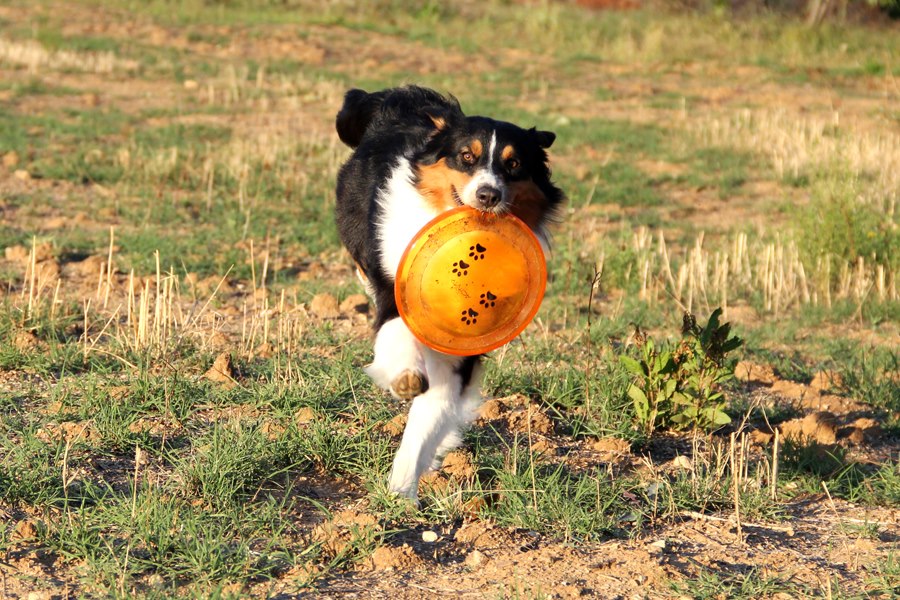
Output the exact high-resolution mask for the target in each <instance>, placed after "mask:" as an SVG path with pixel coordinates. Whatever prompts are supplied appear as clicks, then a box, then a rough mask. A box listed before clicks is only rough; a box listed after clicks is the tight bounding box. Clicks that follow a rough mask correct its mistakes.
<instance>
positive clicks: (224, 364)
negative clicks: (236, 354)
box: [203, 352, 237, 389]
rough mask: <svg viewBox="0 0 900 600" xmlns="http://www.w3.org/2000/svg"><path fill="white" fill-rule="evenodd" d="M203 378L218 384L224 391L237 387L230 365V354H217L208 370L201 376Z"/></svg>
mask: <svg viewBox="0 0 900 600" xmlns="http://www.w3.org/2000/svg"><path fill="white" fill-rule="evenodd" d="M203 378H204V379H208V380H210V381H214V382H216V383H219V384H221V385H222V387H224V388H226V389H228V388H233V387H234V386H235V385H237V382H236V381H235V380H234V371H233V368H232V365H231V354H230V353H229V352H222V353H221V354H219V355H218V356H217V357H216V360H215V361H214V362H213V364H212V366H211V367H210V368H209V370H208V371H206V373H204V374H203Z"/></svg>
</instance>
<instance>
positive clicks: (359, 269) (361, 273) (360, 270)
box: [353, 260, 369, 283]
mask: <svg viewBox="0 0 900 600" xmlns="http://www.w3.org/2000/svg"><path fill="white" fill-rule="evenodd" d="M353 262H354V263H355V264H356V272H357V273H358V274H359V278H360V279H362V280H363V283H369V278H368V276H366V272H365V271H363V268H362V266H360V264H359V263H358V262H356V261H355V260H354V261H353Z"/></svg>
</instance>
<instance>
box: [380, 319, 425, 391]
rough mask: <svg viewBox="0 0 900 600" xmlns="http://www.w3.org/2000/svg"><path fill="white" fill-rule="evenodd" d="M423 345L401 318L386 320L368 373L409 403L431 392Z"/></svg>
mask: <svg viewBox="0 0 900 600" xmlns="http://www.w3.org/2000/svg"><path fill="white" fill-rule="evenodd" d="M425 372H426V369H425V359H424V357H423V354H422V345H421V344H420V343H419V341H418V340H416V338H415V336H413V334H412V333H411V332H410V331H409V329H408V328H407V327H406V324H405V323H404V322H403V320H402V319H400V318H399V317H395V318H393V319H390V320H389V321H387V322H386V323H385V324H384V325H382V326H381V328H380V329H379V330H378V333H377V334H376V336H375V358H374V359H373V360H372V364H370V365H369V366H367V367H366V373H367V374H368V375H369V377H371V378H372V381H374V382H375V384H376V385H378V386H379V387H381V388H382V389H385V390H387V391H389V392H390V393H391V394H392V395H393V396H394V397H395V398H398V399H400V400H409V399H410V398H414V397H416V396H418V395H419V394H421V393H422V392H424V391H425V390H426V389H428V380H427V379H426V377H425Z"/></svg>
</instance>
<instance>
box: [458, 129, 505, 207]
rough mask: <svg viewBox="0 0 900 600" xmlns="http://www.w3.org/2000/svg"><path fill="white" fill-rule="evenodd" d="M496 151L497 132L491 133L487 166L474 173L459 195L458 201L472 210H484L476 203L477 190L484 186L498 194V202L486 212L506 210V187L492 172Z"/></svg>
mask: <svg viewBox="0 0 900 600" xmlns="http://www.w3.org/2000/svg"><path fill="white" fill-rule="evenodd" d="M496 149H497V132H496V131H494V132H491V143H490V145H489V146H488V160H487V164H486V165H485V166H483V167H481V168H479V169H478V170H477V171H475V173H474V174H473V176H472V181H470V182H469V183H468V184H467V185H466V187H465V188H463V190H462V193H461V194H460V199H461V200H462V201H463V204H466V205H468V206H471V207H472V208H477V209H478V210H485V207H484V206H482V205H481V203H480V202H479V201H478V195H477V194H478V188H480V187H482V186H485V185H486V186H490V187H492V188H494V189H496V190H498V191H499V192H500V202H498V203H497V205H496V206H493V207H491V208H490V209H488V210H489V211H490V212H501V211H503V210H505V209H506V186H505V185H504V183H503V180H502V179H501V178H500V177H498V176H497V174H496V173H495V172H494V152H495V151H496Z"/></svg>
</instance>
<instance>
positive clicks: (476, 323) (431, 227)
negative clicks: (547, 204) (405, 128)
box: [394, 206, 547, 356]
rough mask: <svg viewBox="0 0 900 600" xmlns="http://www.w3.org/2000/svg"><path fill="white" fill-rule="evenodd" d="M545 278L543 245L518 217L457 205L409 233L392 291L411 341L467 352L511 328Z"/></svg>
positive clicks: (538, 295)
mask: <svg viewBox="0 0 900 600" xmlns="http://www.w3.org/2000/svg"><path fill="white" fill-rule="evenodd" d="M546 285H547V264H546V262H545V260H544V252H543V250H542V249H541V244H540V242H538V239H537V237H536V236H535V235H534V233H533V232H532V231H531V229H529V228H528V226H527V225H525V223H523V222H522V221H521V220H519V219H518V218H517V217H514V216H512V215H493V214H490V213H483V212H481V211H479V210H475V209H473V208H469V207H466V206H463V207H459V208H454V209H453V210H450V211H447V212H445V213H443V214H441V215H439V216H438V217H436V218H434V219H432V220H431V222H429V223H428V224H427V225H425V227H423V228H422V229H421V231H419V233H417V234H416V235H415V237H414V238H413V239H412V241H411V242H410V244H409V246H408V247H407V248H406V251H405V252H404V253H403V257H402V258H401V259H400V267H399V268H398V270H397V277H396V283H395V285H394V296H395V298H396V300H397V308H398V310H399V312H400V316H401V317H402V318H403V321H404V322H405V323H406V326H407V327H409V329H410V331H412V333H413V335H415V336H416V338H418V340H419V341H421V342H422V343H423V344H425V345H426V346H428V347H430V348H433V349H435V350H437V351H439V352H444V353H447V354H456V355H459V356H472V355H475V354H484V353H485V352H490V351H491V350H493V349H495V348H499V347H500V346H502V345H503V344H505V343H507V342H508V341H510V340H511V339H513V338H514V337H516V336H517V335H519V334H520V333H521V332H522V330H523V329H525V327H526V326H527V325H528V323H530V322H531V320H532V319H533V318H534V315H535V314H536V313H537V311H538V308H539V307H540V305H541V300H542V299H543V298H544V289H545V287H546Z"/></svg>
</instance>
